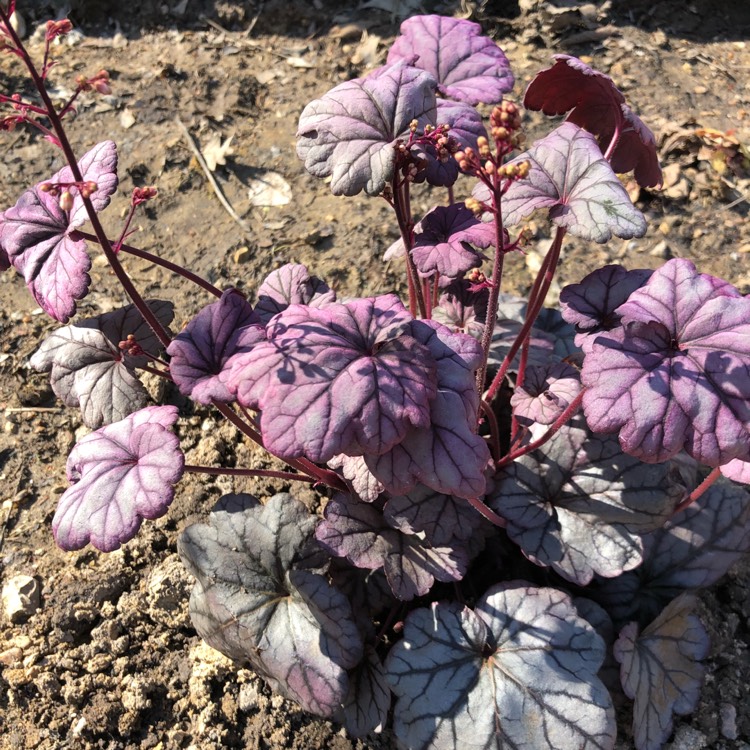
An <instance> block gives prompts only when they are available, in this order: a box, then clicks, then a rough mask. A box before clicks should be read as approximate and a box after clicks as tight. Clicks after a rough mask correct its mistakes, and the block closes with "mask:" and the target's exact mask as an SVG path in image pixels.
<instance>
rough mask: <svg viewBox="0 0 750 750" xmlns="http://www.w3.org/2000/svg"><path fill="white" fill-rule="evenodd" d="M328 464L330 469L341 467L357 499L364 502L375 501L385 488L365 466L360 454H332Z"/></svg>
mask: <svg viewBox="0 0 750 750" xmlns="http://www.w3.org/2000/svg"><path fill="white" fill-rule="evenodd" d="M328 465H329V466H330V467H331V468H332V469H341V473H342V474H343V475H344V477H345V478H346V479H348V480H349V481H350V482H351V484H352V489H353V490H354V492H355V493H356V494H357V495H358V496H359V499H360V500H364V501H365V502H366V503H373V502H375V500H377V499H378V497H379V496H380V494H381V493H382V492H383V490H384V489H385V488H384V487H383V485H382V484H381V483H380V482H379V481H378V480H377V478H376V477H375V476H373V474H372V472H371V471H370V470H369V469H368V468H367V464H366V463H365V459H364V458H363V457H362V456H345V455H344V454H343V453H342V454H341V455H339V456H334V457H333V458H332V459H331V460H330V461H329V462H328Z"/></svg>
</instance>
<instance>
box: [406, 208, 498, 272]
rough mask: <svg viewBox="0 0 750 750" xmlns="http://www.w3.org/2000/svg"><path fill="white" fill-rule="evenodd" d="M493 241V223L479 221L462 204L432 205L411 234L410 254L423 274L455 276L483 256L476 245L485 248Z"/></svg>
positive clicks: (480, 263)
mask: <svg viewBox="0 0 750 750" xmlns="http://www.w3.org/2000/svg"><path fill="white" fill-rule="evenodd" d="M494 241H495V225H494V223H484V222H481V221H479V219H477V218H476V217H475V216H474V214H473V213H472V212H471V211H469V209H468V208H466V206H465V204H463V203H454V204H453V205H452V206H437V207H436V208H433V209H432V210H431V211H430V212H429V213H428V214H426V215H425V217H424V218H423V219H422V221H421V222H420V231H419V233H418V234H416V233H415V235H414V245H413V247H412V251H411V255H412V258H413V259H414V264H415V265H416V267H417V270H418V271H419V273H420V274H422V275H423V276H426V277H428V276H432V275H433V274H434V273H435V272H437V273H438V275H440V276H447V277H449V278H450V279H456V278H458V277H460V276H463V275H464V273H466V271H468V270H469V269H471V268H478V267H479V266H481V265H482V261H483V260H485V259H486V257H487V256H486V255H484V253H480V252H478V251H477V250H475V249H474V248H473V247H472V245H475V246H476V247H481V248H486V247H489V246H490V245H492V243H493V242H494Z"/></svg>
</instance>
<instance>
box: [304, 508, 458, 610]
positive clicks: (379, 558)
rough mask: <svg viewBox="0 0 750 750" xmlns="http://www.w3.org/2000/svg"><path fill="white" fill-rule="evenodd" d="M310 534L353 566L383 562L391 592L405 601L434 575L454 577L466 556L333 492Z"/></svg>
mask: <svg viewBox="0 0 750 750" xmlns="http://www.w3.org/2000/svg"><path fill="white" fill-rule="evenodd" d="M324 515H325V520H323V521H322V522H321V523H320V524H319V525H318V528H317V531H316V538H317V540H318V542H319V543H320V544H321V545H322V546H323V548H324V549H325V550H327V551H328V552H330V554H332V555H336V556H337V557H346V559H347V560H349V562H351V563H352V564H353V565H356V566H357V567H358V568H366V569H368V570H377V569H379V568H383V571H384V572H385V577H386V578H387V579H388V584H389V585H390V587H391V590H392V591H393V594H394V596H395V597H396V598H397V599H400V600H401V601H410V600H411V599H413V598H414V597H415V596H423V595H424V594H426V593H427V592H428V591H429V590H430V589H431V588H432V585H433V584H434V583H435V580H438V581H460V580H461V579H462V578H463V576H464V574H465V573H466V568H467V566H468V563H469V560H468V555H467V553H466V550H465V549H464V547H463V546H462V545H459V544H455V545H453V546H450V547H449V546H443V547H437V546H435V547H433V546H431V545H430V544H429V543H427V542H426V541H425V540H423V539H422V538H421V537H420V536H418V535H416V534H409V533H403V532H402V531H399V530H397V529H394V528H392V527H391V526H389V525H388V523H387V520H386V519H385V518H384V516H383V514H382V513H381V512H380V511H379V510H377V509H376V508H375V507H373V506H372V505H369V504H367V503H362V502H359V501H358V500H356V499H353V498H350V497H349V496H347V495H343V494H339V495H337V496H336V497H334V498H333V499H332V500H330V501H329V503H328V505H326V508H325V513H324Z"/></svg>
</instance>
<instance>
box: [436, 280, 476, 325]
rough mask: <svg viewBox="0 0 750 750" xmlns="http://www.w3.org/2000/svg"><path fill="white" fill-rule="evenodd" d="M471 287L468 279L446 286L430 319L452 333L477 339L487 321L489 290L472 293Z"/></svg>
mask: <svg viewBox="0 0 750 750" xmlns="http://www.w3.org/2000/svg"><path fill="white" fill-rule="evenodd" d="M471 286H472V285H471V282H470V281H469V280H468V279H456V280H455V281H452V282H451V283H450V284H448V286H447V287H446V288H445V290H444V292H443V294H441V295H440V299H439V301H438V304H437V307H435V308H433V310H432V318H433V320H436V321H437V322H438V323H442V324H443V325H444V326H446V327H448V328H449V329H450V330H451V331H453V332H454V333H466V334H468V335H469V336H473V337H474V338H475V339H478V338H480V337H481V335H482V331H483V330H484V322H485V320H487V303H488V301H489V297H490V290H489V289H488V288H487V287H485V288H484V289H481V290H479V291H476V292H474V291H472V290H471Z"/></svg>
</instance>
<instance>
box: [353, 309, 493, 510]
mask: <svg viewBox="0 0 750 750" xmlns="http://www.w3.org/2000/svg"><path fill="white" fill-rule="evenodd" d="M412 332H413V333H414V335H415V336H416V338H417V339H418V340H419V341H420V342H421V343H422V344H423V345H424V346H425V347H427V349H428V350H429V352H430V354H431V355H432V358H433V360H434V361H435V363H436V368H437V369H436V372H437V395H436V396H435V398H434V399H433V400H432V402H431V403H430V425H429V427H413V428H411V429H410V430H409V431H408V432H407V434H406V436H405V437H404V439H403V440H402V441H401V442H400V443H398V444H397V445H395V446H393V447H392V448H391V449H390V450H388V451H387V452H385V453H383V454H381V455H379V456H372V455H368V454H365V461H366V463H367V466H368V468H369V469H370V471H371V472H372V473H373V474H374V475H375V476H376V477H377V478H378V479H379V480H380V481H381V482H382V483H383V485H384V486H385V488H386V490H388V492H390V493H392V494H396V495H403V494H406V493H408V492H409V491H410V490H411V489H412V488H413V487H415V486H416V485H417V484H418V483H421V484H424V485H426V486H428V487H430V488H431V489H433V490H436V491H437V492H442V493H445V494H448V495H456V496H457V497H480V496H481V495H483V494H484V493H485V490H486V478H485V475H484V471H485V468H486V466H487V463H488V462H489V460H490V452H489V449H488V448H487V444H486V442H485V440H484V438H482V437H481V436H480V435H477V434H476V424H477V410H478V409H479V397H478V396H477V392H476V386H475V383H474V371H475V370H476V368H477V367H478V366H479V362H480V360H481V347H480V345H479V343H478V342H477V341H476V340H475V339H473V338H471V337H470V336H466V335H464V334H461V333H451V332H450V331H449V329H447V328H446V327H445V326H443V325H441V324H440V323H437V322H435V321H432V320H424V321H415V322H414V323H413V324H412Z"/></svg>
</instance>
